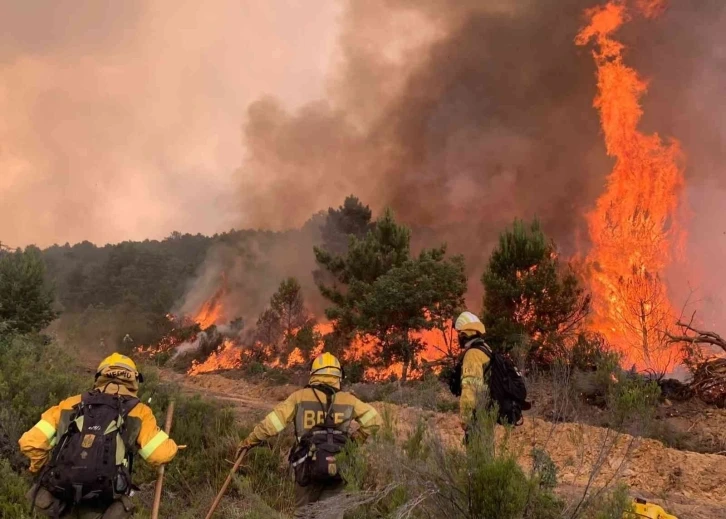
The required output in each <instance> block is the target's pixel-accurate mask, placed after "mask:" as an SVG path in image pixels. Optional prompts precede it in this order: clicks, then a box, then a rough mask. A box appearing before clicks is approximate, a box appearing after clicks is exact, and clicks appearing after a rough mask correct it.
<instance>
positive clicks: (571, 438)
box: [163, 372, 726, 519]
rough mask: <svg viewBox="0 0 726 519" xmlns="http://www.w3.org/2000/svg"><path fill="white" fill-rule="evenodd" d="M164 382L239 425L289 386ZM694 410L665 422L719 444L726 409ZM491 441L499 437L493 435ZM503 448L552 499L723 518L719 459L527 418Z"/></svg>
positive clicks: (399, 409)
mask: <svg viewBox="0 0 726 519" xmlns="http://www.w3.org/2000/svg"><path fill="white" fill-rule="evenodd" d="M163 378H164V379H166V380H169V381H173V382H174V383H177V384H180V385H181V387H182V388H184V390H185V391H187V392H190V393H196V394H201V395H205V396H207V397H211V398H215V399H220V400H223V401H225V402H227V403H229V404H231V405H232V406H233V407H234V410H235V413H236V415H237V416H238V419H239V420H243V421H244V420H249V419H250V418H260V417H261V416H263V415H264V414H266V413H267V412H268V411H269V410H270V409H271V408H272V407H273V406H274V405H275V404H276V403H278V402H279V401H281V400H282V399H284V398H285V397H286V396H287V395H288V394H289V393H290V392H291V391H293V390H294V389H296V386H294V385H291V384H285V385H282V386H270V385H268V384H260V383H259V382H258V383H253V382H247V381H245V380H243V379H237V378H236V377H235V379H231V378H227V377H226V376H222V375H219V374H208V375H200V376H197V377H187V376H182V375H178V374H175V373H172V372H164V374H163ZM696 405H697V404H696V403H694V402H690V403H687V404H684V405H675V406H674V405H673V404H669V405H667V406H664V407H663V408H662V409H661V410H662V411H664V410H669V412H670V414H671V415H673V416H672V418H673V419H672V423H674V424H678V423H680V422H681V421H685V420H689V419H693V420H695V421H693V422H691V425H690V430H689V433H691V434H693V435H702V436H704V437H716V438H720V439H721V440H722V441H723V440H725V439H726V438H724V436H723V430H724V426H726V410H720V409H713V408H711V409H708V410H704V408H703V407H701V408H700V409H699V410H698V412H696V413H691V415H690V416H689V414H688V412H687V408H688V407H689V406H691V407H693V406H696ZM374 406H375V407H376V408H377V409H378V410H379V412H381V413H382V414H386V415H389V416H391V417H392V420H393V423H394V424H395V425H394V428H395V431H396V435H397V436H398V437H399V438H400V439H405V438H408V437H410V436H411V435H412V434H413V433H414V430H415V428H416V426H417V424H418V423H419V421H420V420H423V423H424V424H425V429H426V434H427V435H431V436H433V437H437V438H439V439H440V440H441V441H442V442H443V443H444V444H445V445H448V446H452V447H457V446H460V445H461V438H462V430H461V427H460V425H459V420H458V417H457V416H456V414H455V413H453V412H448V413H441V412H435V411H430V410H424V409H421V408H419V407H412V406H407V405H396V404H391V403H386V402H375V403H374ZM498 434H499V436H500V438H501V436H502V435H503V434H504V431H503V430H499V431H498ZM509 445H510V448H512V449H513V450H514V451H516V452H519V453H520V456H519V460H520V463H521V464H522V466H524V467H531V464H532V458H531V455H530V453H531V451H532V449H533V448H535V447H536V448H540V449H544V450H545V451H547V453H548V454H549V455H550V457H551V458H552V460H553V461H554V462H555V464H556V466H557V469H558V478H559V486H558V492H560V493H562V494H563V495H568V496H573V495H578V493H582V491H583V489H584V488H585V487H586V486H587V485H588V483H589V484H590V485H592V486H594V487H598V486H603V485H614V484H615V483H617V482H623V483H626V484H627V485H628V486H629V488H630V491H631V494H632V495H634V496H640V497H644V498H646V499H649V500H653V501H655V502H658V503H660V504H662V505H663V506H664V507H665V508H666V509H668V510H669V511H670V512H671V513H673V514H675V515H677V516H678V517H679V518H681V519H684V518H685V519H718V518H726V485H724V482H726V459H725V458H724V456H723V454H724V453H723V452H722V453H720V454H703V453H698V452H692V451H688V450H680V449H675V448H669V447H666V446H665V445H664V444H663V443H662V442H660V441H657V440H652V439H643V438H634V437H633V436H631V435H629V434H625V433H617V432H615V431H613V430H611V429H606V428H603V427H595V426H592V425H587V424H584V423H556V424H555V423H552V422H551V421H547V420H544V419H542V418H539V417H537V416H533V415H531V414H530V415H528V416H526V419H525V423H524V425H523V426H522V427H518V428H515V429H514V430H513V434H512V436H511V438H510V439H509ZM595 466H601V470H600V472H599V474H598V476H597V477H596V478H595V479H594V480H593V481H589V477H590V475H591V473H592V471H593V470H592V469H593V467H595Z"/></svg>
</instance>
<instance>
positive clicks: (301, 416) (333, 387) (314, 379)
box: [238, 353, 382, 517]
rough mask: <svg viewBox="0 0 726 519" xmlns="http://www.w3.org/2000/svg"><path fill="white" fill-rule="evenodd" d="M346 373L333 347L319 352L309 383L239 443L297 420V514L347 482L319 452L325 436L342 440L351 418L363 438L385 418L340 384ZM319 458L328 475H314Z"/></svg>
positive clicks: (245, 443) (252, 442) (274, 432)
mask: <svg viewBox="0 0 726 519" xmlns="http://www.w3.org/2000/svg"><path fill="white" fill-rule="evenodd" d="M342 378H343V369H342V367H341V365H340V361H339V360H338V359H337V358H336V357H335V356H333V355H331V354H330V353H323V354H322V355H319V356H318V357H317V358H316V359H315V360H314V361H313V364H312V369H311V371H310V380H309V383H308V385H307V386H306V387H305V388H303V389H300V390H298V391H295V392H294V393H293V394H292V395H290V396H289V397H288V398H287V400H285V401H284V402H282V403H281V404H279V405H278V406H277V407H275V409H273V410H272V412H271V413H270V414H268V415H267V416H266V417H265V419H264V420H262V422H260V423H259V424H258V425H257V426H256V427H255V428H254V430H253V431H252V432H251V433H250V435H249V436H248V437H247V439H245V440H244V441H243V442H242V443H241V444H240V446H239V451H238V452H240V451H241V450H242V449H249V448H251V447H254V446H256V445H258V444H260V443H262V442H264V441H266V440H268V439H270V438H272V437H273V436H276V435H277V434H279V433H280V432H282V430H283V429H284V428H285V427H286V426H287V424H289V423H290V422H293V423H294V426H295V435H296V438H297V445H296V448H294V449H293V451H292V452H291V459H290V462H291V464H292V466H293V469H294V471H295V479H296V485H295V508H296V511H295V517H304V515H302V514H303V512H302V508H303V507H305V506H306V505H307V504H309V503H314V502H316V501H323V500H325V499H328V498H330V497H333V496H335V495H336V494H338V493H339V492H340V491H341V490H342V489H343V487H344V485H345V482H344V481H343V480H342V478H341V477H339V476H338V475H337V473H336V474H335V475H333V472H335V471H337V468H336V465H335V460H334V457H333V456H321V455H320V453H322V452H329V451H330V450H331V449H330V446H329V445H328V444H326V443H325V442H326V441H327V440H326V438H327V439H331V441H333V442H337V441H338V438H335V436H340V443H342V444H344V442H345V440H346V439H347V438H348V432H349V428H350V425H351V421H352V420H355V421H356V422H358V424H359V425H360V427H359V429H358V430H357V431H356V433H355V440H356V441H359V442H363V441H365V439H366V438H368V436H370V435H371V434H372V433H374V432H375V431H376V430H378V428H379V427H380V426H381V424H382V421H381V417H380V416H379V414H378V412H377V411H376V410H375V409H374V408H373V407H372V406H370V405H368V404H366V403H364V402H362V401H360V400H359V399H358V398H356V397H355V396H353V395H352V394H350V393H348V392H345V391H341V390H340V382H341V379H342ZM326 426H328V429H327V430H326V429H325V427H326ZM318 429H320V430H319V431H318ZM318 432H319V433H321V434H320V435H318V434H317V433H318ZM318 437H319V438H320V440H321V441H320V443H318V444H317V447H313V448H312V449H309V447H308V445H311V444H313V443H315V442H317V441H318V440H317V439H316V438H318ZM326 449H327V450H326ZM332 450H334V449H332ZM311 451H312V452H311ZM321 464H322V465H323V466H324V469H323V470H324V471H328V473H329V474H330V475H331V477H330V478H328V477H321V478H316V477H315V474H316V473H318V472H317V469H319V468H320V466H321ZM341 517H342V514H341Z"/></svg>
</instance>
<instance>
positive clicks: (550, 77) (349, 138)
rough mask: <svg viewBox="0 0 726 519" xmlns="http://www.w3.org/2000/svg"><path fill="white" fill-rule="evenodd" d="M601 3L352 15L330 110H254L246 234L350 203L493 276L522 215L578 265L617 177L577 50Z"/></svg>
mask: <svg viewBox="0 0 726 519" xmlns="http://www.w3.org/2000/svg"><path fill="white" fill-rule="evenodd" d="M589 3H590V2H585V1H582V0H569V1H566V2H564V3H563V2H559V3H558V9H551V8H550V6H548V5H546V4H547V2H544V3H542V2H530V1H523V0H520V1H515V2H487V3H482V2H464V3H457V4H456V7H453V6H452V4H451V3H450V2H443V1H433V0H432V1H428V2H409V1H404V0H397V1H393V0H388V1H382V0H381V1H374V2H366V3H362V2H351V3H350V4H349V7H348V10H347V12H346V15H345V17H344V19H343V29H342V36H341V43H340V48H341V52H342V57H341V62H340V65H339V67H338V68H337V69H336V71H335V73H334V74H332V79H331V86H330V87H329V95H328V97H327V98H326V99H325V100H322V101H318V102H315V103H310V104H308V105H306V106H305V107H303V108H302V109H300V110H297V111H293V112H290V111H286V110H285V109H284V108H283V107H282V105H281V104H280V103H279V102H275V101H274V100H273V99H269V98H266V99H262V100H260V101H258V102H256V103H254V104H253V105H251V106H250V108H249V110H248V112H247V119H246V122H245V125H244V142H245V147H246V150H247V155H246V159H245V162H244V163H243V166H242V167H241V168H240V170H239V174H240V178H241V183H242V189H241V192H240V197H241V199H242V203H241V206H242V207H243V208H244V212H243V219H244V222H245V223H246V224H248V225H265V226H273V227H275V228H285V227H289V226H294V225H296V224H299V223H301V222H302V220H303V219H304V218H305V217H306V216H307V215H309V214H311V213H313V212H315V211H317V210H320V209H323V208H325V207H327V206H330V205H335V204H337V203H339V201H340V200H342V198H343V197H344V196H345V195H347V194H349V193H351V192H352V193H355V194H356V195H358V196H359V197H361V199H362V200H364V201H365V202H367V203H370V204H371V205H372V206H373V208H374V209H376V210H380V209H382V208H383V207H384V206H392V207H393V209H394V210H395V212H396V213H397V215H398V216H399V217H400V218H401V219H403V221H405V222H407V223H408V224H410V225H412V226H414V227H417V228H427V229H429V230H432V231H433V232H432V233H429V235H431V236H432V237H433V239H435V240H437V241H441V240H444V241H447V242H449V244H450V246H451V248H452V250H453V251H454V252H464V253H465V254H466V255H467V260H468V261H469V262H470V264H472V265H476V268H479V269H481V266H482V263H483V261H484V258H485V257H486V256H487V255H488V253H489V251H490V249H491V246H492V243H493V240H494V239H495V238H496V236H497V234H498V232H499V231H500V230H501V229H502V227H503V226H504V225H506V224H509V223H511V221H512V219H513V218H514V217H525V218H530V217H533V216H535V215H536V216H539V217H540V218H541V219H542V220H543V222H544V224H545V227H546V229H547V230H548V231H549V232H550V233H552V234H553V235H554V237H555V238H556V239H557V240H558V242H560V245H561V246H563V247H565V248H568V249H569V250H570V251H573V250H574V248H575V236H576V235H577V229H578V228H581V226H582V224H583V219H582V214H583V213H584V211H585V210H586V208H587V207H589V206H590V205H591V204H592V202H593V200H594V199H595V197H596V196H597V194H598V193H599V192H600V190H601V188H602V182H603V178H604V175H605V174H606V173H607V172H608V171H609V162H608V161H607V160H606V157H605V155H604V149H603V144H602V142H601V140H600V139H599V122H598V119H597V114H596V112H595V111H594V110H593V109H592V108H591V105H592V99H593V97H594V94H595V81H594V70H593V67H592V64H591V60H589V56H582V54H583V52H582V51H579V50H578V49H576V48H575V46H574V45H573V39H574V35H575V34H576V33H577V30H578V28H579V26H580V25H581V21H582V18H581V13H582V9H583V7H584V6H586V5H588V4H589ZM260 201H263V202H262V203H260Z"/></svg>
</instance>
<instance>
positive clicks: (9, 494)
mask: <svg viewBox="0 0 726 519" xmlns="http://www.w3.org/2000/svg"><path fill="white" fill-rule="evenodd" d="M28 488H29V484H28V481H27V480H26V479H25V478H23V477H21V476H20V475H18V474H17V473H16V472H14V471H13V469H12V467H11V466H10V463H9V462H8V461H7V460H5V459H2V458H0V517H2V518H4V519H26V518H29V517H30V516H29V515H28V505H27V504H26V501H25V493H26V492H27V491H28Z"/></svg>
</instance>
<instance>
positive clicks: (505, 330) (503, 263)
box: [481, 220, 590, 361]
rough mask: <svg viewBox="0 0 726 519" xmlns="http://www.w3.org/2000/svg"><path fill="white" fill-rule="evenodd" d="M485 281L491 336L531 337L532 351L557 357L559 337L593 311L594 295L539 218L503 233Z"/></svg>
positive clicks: (499, 341)
mask: <svg viewBox="0 0 726 519" xmlns="http://www.w3.org/2000/svg"><path fill="white" fill-rule="evenodd" d="M481 281H482V283H483V285H484V288H485V290H486V294H485V296H484V324H485V325H486V327H487V336H488V340H489V341H491V342H492V343H493V345H504V344H506V343H510V344H511V343H512V342H516V341H519V340H521V339H522V338H523V337H525V338H527V339H528V340H531V341H532V347H531V348H530V349H529V352H528V353H529V355H530V356H532V357H535V358H537V360H540V361H547V360H548V359H550V358H551V357H552V355H553V354H554V353H553V348H555V347H556V343H557V342H558V341H559V339H560V337H561V336H563V335H567V334H569V333H571V332H573V331H575V330H576V329H577V327H578V325H579V324H580V323H582V321H583V319H584V318H585V317H586V316H587V314H588V312H589V310H590V295H589V294H586V293H585V292H584V290H583V289H582V288H580V286H579V283H578V281H577V277H576V276H575V274H574V273H573V271H572V269H571V268H570V267H569V266H567V267H562V266H561V265H560V263H559V257H558V254H557V250H556V248H555V245H554V243H553V242H552V241H551V240H550V239H548V238H547V236H545V234H544V232H542V229H541V227H540V224H539V222H538V221H537V220H534V221H533V222H532V223H531V224H529V225H526V224H525V223H524V222H522V221H521V220H515V222H514V224H513V225H512V227H511V228H509V229H507V230H505V231H504V232H503V233H502V234H501V235H500V237H499V245H498V247H497V248H496V249H494V251H493V252H492V255H491V257H490V259H489V264H488V266H487V270H486V271H485V272H484V274H483V275H482V278H481Z"/></svg>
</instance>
